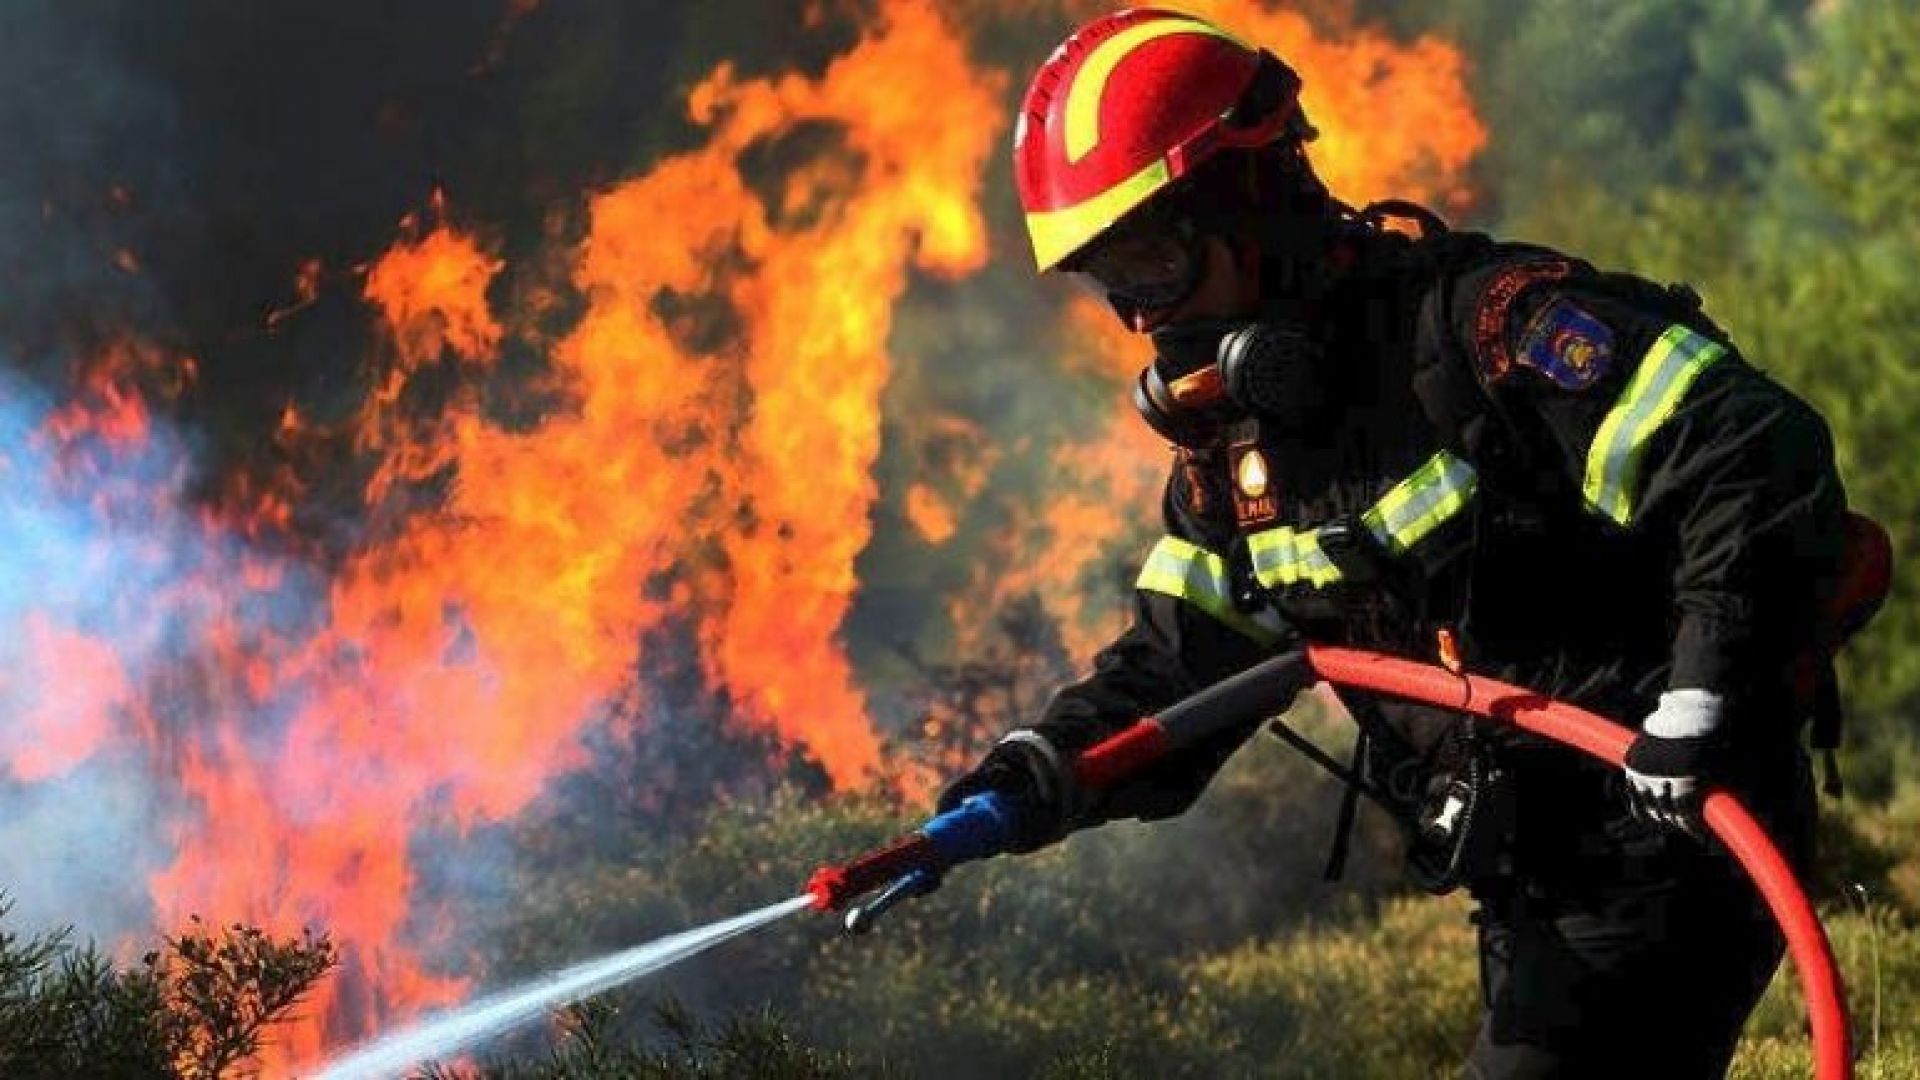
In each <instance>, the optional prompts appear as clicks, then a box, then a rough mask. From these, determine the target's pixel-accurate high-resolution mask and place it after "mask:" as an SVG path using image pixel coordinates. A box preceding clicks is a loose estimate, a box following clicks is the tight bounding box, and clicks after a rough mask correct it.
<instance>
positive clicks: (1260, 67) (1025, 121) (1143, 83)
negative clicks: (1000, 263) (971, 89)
mask: <svg viewBox="0 0 1920 1080" xmlns="http://www.w3.org/2000/svg"><path fill="white" fill-rule="evenodd" d="M1299 90H1300V80H1299V77H1298V76H1296V75H1295V74H1294V73H1293V71H1292V70H1291V69H1289V68H1288V67H1287V66H1286V65H1285V64H1282V63H1281V62H1280V61H1279V60H1278V59H1276V58H1275V57H1274V55H1273V54H1272V53H1270V52H1267V51H1266V50H1265V49H1256V48H1254V47H1252V46H1250V45H1247V44H1245V43H1243V42H1241V41H1240V40H1238V39H1237V38H1235V37H1233V36H1232V35H1230V34H1228V33H1227V32H1226V31H1224V30H1222V29H1220V28H1219V27H1217V26H1214V25H1213V24H1212V23H1208V22H1204V21H1202V20H1200V19H1198V18H1195V17H1194V16H1191V15H1183V14H1180V13H1178V12H1173V11H1162V10H1158V9H1155V8H1138V9H1134V10H1130V11H1120V12H1116V13H1114V14H1112V15H1106V16H1103V17H1101V18H1099V19H1095V20H1094V21H1093V22H1090V23H1088V24H1087V25H1085V26H1083V27H1081V28H1080V29H1079V30H1077V31H1075V32H1074V33H1073V34H1072V35H1071V36H1069V37H1068V38H1067V40H1066V41H1065V42H1063V43H1061V45H1060V47H1059V48H1058V49H1055V50H1054V52H1053V55H1052V56H1049V57H1048V58H1047V61H1046V63H1044V64H1042V65H1040V70H1039V71H1038V72H1036V73H1035V74H1034V76H1033V83H1032V85H1030V86H1029V87H1028V88H1027V96H1026V100H1025V101H1023V102H1021V105H1020V116H1019V118H1018V120H1017V121H1016V123H1015V127H1014V136H1013V169H1014V182H1015V184H1016V185H1017V186H1018V188H1019V190H1020V205H1021V207H1022V209H1024V210H1025V211H1026V216H1027V232H1028V234H1029V235H1030V236H1031V237H1032V238H1033V254H1034V260H1035V262H1037V263H1038V264H1039V267H1040V269H1041V270H1049V269H1052V268H1053V267H1055V266H1057V265H1059V264H1060V263H1061V261H1062V260H1065V259H1067V258H1069V257H1071V256H1073V255H1074V254H1075V253H1077V252H1079V251H1080V250H1081V249H1082V248H1084V247H1086V245H1087V243H1088V242H1089V241H1091V240H1092V239H1093V238H1094V237H1095V236H1098V235H1099V234H1100V233H1101V232H1102V231H1104V230H1105V229H1106V228H1107V227H1108V226H1110V225H1112V224H1113V223H1114V222H1116V221H1118V220H1120V218H1121V217H1122V216H1124V215H1125V214H1126V213H1127V212H1128V211H1130V210H1132V209H1134V208H1135V207H1138V206H1140V205H1141V204H1142V203H1144V202H1146V201H1147V200H1148V199H1150V198H1152V197H1153V196H1154V195H1155V194H1156V193H1158V192H1159V191H1160V190H1161V189H1163V188H1165V187H1167V186H1168V185H1169V184H1172V183H1173V182H1174V181H1176V180H1178V179H1180V178H1181V177H1182V176H1185V175H1187V174H1188V173H1190V172H1192V171H1193V170H1194V169H1195V168H1196V167H1197V166H1199V164H1200V163H1201V162H1203V161H1205V160H1207V159H1208V158H1210V157H1212V156H1213V155H1214V154H1216V153H1218V152H1219V151H1221V150H1224V149H1228V148H1232V147H1238V148H1246V147H1254V146H1261V145H1264V144H1266V143H1269V142H1272V141H1274V140H1275V139H1278V138H1280V137H1282V136H1284V135H1288V134H1296V135H1297V134H1299V133H1301V132H1304V131H1305V130H1306V128H1305V120H1304V119H1303V118H1302V117H1301V115H1300V107H1299Z"/></svg>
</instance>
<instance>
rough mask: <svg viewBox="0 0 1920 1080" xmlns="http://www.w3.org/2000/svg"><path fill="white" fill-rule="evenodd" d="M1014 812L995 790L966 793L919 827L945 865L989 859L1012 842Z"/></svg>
mask: <svg viewBox="0 0 1920 1080" xmlns="http://www.w3.org/2000/svg"><path fill="white" fill-rule="evenodd" d="M1016 819H1017V815H1016V811H1015V807H1014V803H1013V800H1012V799H1009V798H1007V797H1006V796H1005V795H1002V794H1001V793H999V792H997V791H983V792H980V793H979V794H977V795H969V796H967V797H966V798H965V799H963V800H961V802H960V805H959V806H956V807H954V808H953V809H951V810H949V811H947V812H946V813H944V814H941V815H939V816H938V817H936V818H934V819H933V820H931V821H929V822H927V823H926V824H925V825H922V826H921V827H920V832H921V833H922V834H924V835H925V836H926V838H927V839H928V840H929V841H931V842H932V843H933V849H934V851H936V852H938V853H939V855H940V862H941V864H942V865H945V866H952V865H953V864H955V863H963V862H969V861H971V860H974V859H985V858H990V857H992V856H994V855H998V854H1000V853H1001V852H1003V851H1005V850H1007V848H1009V847H1011V846H1012V845H1013V838H1014V835H1015V825H1016Z"/></svg>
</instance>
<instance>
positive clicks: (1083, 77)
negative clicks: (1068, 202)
mask: <svg viewBox="0 0 1920 1080" xmlns="http://www.w3.org/2000/svg"><path fill="white" fill-rule="evenodd" d="M1170 34H1206V35H1208V36H1210V37H1217V38H1222V39H1225V40H1227V41H1231V42H1233V43H1234V44H1235V45H1241V46H1242V47H1245V46H1244V43H1243V42H1241V41H1240V39H1239V38H1236V37H1234V36H1233V35H1232V34H1229V33H1227V32H1226V31H1225V30H1222V29H1220V28H1219V27H1217V26H1213V25H1211V24H1209V23H1203V22H1201V21H1200V20H1198V19H1180V18H1170V19H1156V20H1154V21H1152V22H1142V23H1136V24H1134V25H1133V26H1130V27H1128V28H1127V29H1125V30H1122V31H1120V32H1119V33H1117V34H1115V35H1113V36H1112V37H1110V38H1108V39H1106V40H1105V41H1102V42H1101V43H1100V44H1098V45H1095V46H1094V47H1093V52H1092V53H1090V54H1088V56H1087V60H1086V62H1085V63H1084V64H1081V65H1080V71H1079V73H1078V74H1076V75H1075V76H1074V77H1073V84H1072V85H1071V86H1069V87H1068V88H1067V160H1068V161H1069V162H1078V161H1079V160H1080V159H1081V158H1083V157H1086V156H1087V155H1088V154H1090V153H1092V152H1093V148H1094V147H1095V146H1098V145H1099V144H1100V99H1101V98H1102V97H1103V96H1104V95H1105V94H1106V90H1107V83H1108V82H1109V81H1110V80H1111V79H1112V78H1113V70H1114V68H1116V67H1119V66H1120V61H1122V60H1125V59H1126V58H1127V56H1128V55H1130V54H1131V53H1132V52H1133V51H1134V50H1135V49H1138V48H1139V47H1140V46H1142V45H1145V44H1146V43H1147V42H1149V41H1155V40H1158V39H1160V38H1163V37H1166V36H1168V35H1170Z"/></svg>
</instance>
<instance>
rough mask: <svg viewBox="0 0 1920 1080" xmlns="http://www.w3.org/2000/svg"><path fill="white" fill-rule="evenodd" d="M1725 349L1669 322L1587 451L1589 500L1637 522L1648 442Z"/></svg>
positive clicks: (1623, 520) (1608, 513)
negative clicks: (1636, 498)
mask: <svg viewBox="0 0 1920 1080" xmlns="http://www.w3.org/2000/svg"><path fill="white" fill-rule="evenodd" d="M1726 352H1727V350H1726V349H1725V348H1723V347H1722V346H1721V345H1720V343H1719V342H1716V341H1713V340H1712V339H1710V338H1706V337H1703V336H1701V335H1699V334H1696V333H1694V332H1693V331H1692V330H1689V329H1687V328H1686V327H1684V326H1670V327H1668V328H1667V331H1666V333H1664V334H1661V335H1660V340H1658V341H1656V342H1654V343H1653V347H1652V348H1650V349H1648V350H1647V355H1646V356H1645V357H1643V358H1642V359H1641V361H1640V367H1639V368H1638V369H1637V370H1636V371H1634V373H1633V378H1631V379H1629V380H1627V388H1626V389H1625V390H1624V391H1622V392H1621V394H1620V400H1619V401H1617V402H1615V403H1614V405H1613V408H1612V409H1611V410H1609V411H1608V412H1607V417H1606V419H1605V420H1603V421H1601V423H1600V430H1599V431H1598V432H1597V433H1595V435H1594V437H1593V446H1592V447H1590V448H1589V449H1588V450H1587V472H1586V477H1585V478H1584V480H1583V481H1582V483H1581V490H1582V492H1583V493H1584V494H1585V496H1586V500H1587V505H1589V506H1591V507H1592V508H1593V509H1594V510H1595V511H1596V512H1598V513H1599V514H1601V515H1603V516H1605V517H1607V518H1609V519H1611V520H1612V521H1614V522H1616V523H1618V524H1620V525H1626V524H1629V523H1630V522H1632V520H1633V511H1634V505H1633V500H1634V495H1635V492H1636V490H1637V488H1638V487H1639V483H1640V468H1641V465H1642V463H1643V460H1644V458H1645V455H1646V450H1647V444H1648V443H1649V442H1651V441H1653V436H1654V433H1655V432H1657V431H1659V430H1660V425H1661V424H1664V423H1666V421H1667V419H1668V418H1669V417H1671V416H1672V415H1673V412H1674V410H1675V409H1677V408H1679V407H1680V399H1681V398H1683V397H1685V396H1686V393H1687V389H1688V388H1689V387H1691V386H1692V385H1693V381H1694V380H1695V379H1696V378H1698V377H1699V376H1700V373H1701V372H1702V371H1705V370H1706V369H1707V367H1708V365H1710V364H1712V363H1713V362H1714V361H1716V360H1718V359H1720V358H1721V357H1722V356H1725V355H1726Z"/></svg>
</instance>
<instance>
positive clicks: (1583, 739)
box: [1307, 645, 1853, 1080]
mask: <svg viewBox="0 0 1920 1080" xmlns="http://www.w3.org/2000/svg"><path fill="white" fill-rule="evenodd" d="M1307 661H1308V663H1309V664H1310V665H1311V666H1312V667H1313V670H1314V671H1315V672H1316V673H1318V674H1319V676H1320V677H1321V678H1323V679H1325V680H1326V681H1328V682H1330V683H1333V684H1335V685H1337V686H1343V687H1351V688H1353V689H1356V690H1370V691H1373V692H1376V693H1381V694H1389V695H1392V696H1394V697H1398V698H1403V699H1406V700H1409V701H1417V702H1420V703H1422V704H1427V705H1434V706H1438V707H1440V708H1443V709H1452V710H1455V711H1458V712H1463V713H1471V714H1472V715H1474V716H1479V717H1484V718H1486V719H1489V720H1494V721H1498V722H1501V723H1506V724H1511V725H1512V726H1514V727H1517V728H1520V729H1522V730H1524V731H1528V732H1531V733H1533V734H1535V735H1539V736H1542V737H1544V738H1548V739H1551V740H1553V741H1554V742H1558V743H1563V744H1565V745H1567V746H1570V747H1572V748H1574V749H1576V750H1579V751H1581V752H1583V753H1586V754H1588V755H1590V756H1592V757H1595V758H1599V759H1600V760H1601V761H1604V762H1607V763H1608V764H1610V765H1613V766H1615V767H1619V766H1620V765H1621V764H1622V763H1623V761H1624V759H1625V757H1626V753H1627V748H1628V747H1629V746H1630V745H1632V743H1633V733H1632V732H1630V731H1628V730H1627V729H1626V728H1623V727H1621V726H1620V725H1618V724H1615V723H1613V722H1611V721H1609V720H1606V719H1604V718H1602V717H1600V716H1597V715H1595V714H1593V713H1590V712H1587V711H1586V710H1584V709H1581V708H1578V707H1576V706H1573V705H1569V704H1567V703H1565V702H1560V701H1554V700H1552V699H1551V698H1548V697H1546V696H1545V695H1543V694H1540V693H1538V692H1537V691H1533V690H1526V689H1523V688H1521V687H1518V686H1513V685H1511V684H1508V683H1503V682H1500V681H1498V680H1496V679H1489V678H1485V677H1483V676H1479V675H1469V674H1464V673H1462V674H1456V673H1454V672H1452V671H1448V670H1447V669H1445V668H1440V667H1434V666H1432V665H1428V664H1421V663H1416V662H1414V661H1411V660H1402V659H1399V658H1396V657H1390V656H1383V655H1381V654H1379V653H1371V652H1365V651H1362V650H1359V649H1345V648H1336V647H1332V646H1319V645H1312V646H1308V647H1307ZM1702 815H1703V817H1704V818H1705V820H1706V823H1707V827H1708V828H1710V829H1712V830H1713V833H1714V835H1715V836H1717V837H1719V839H1720V842H1721V843H1723V844H1725V845H1726V847H1727V850H1728V851H1729V852H1731V853H1732V855H1733V857H1734V858H1735V859H1736V860H1738V861H1739V863H1740V865H1741V867H1742V868H1744V869H1745V870H1746V872H1747V874H1748V875H1749V876H1750V877H1752V879H1753V883H1754V885H1755V887H1756V888H1758V889H1759V891H1760V895H1761V896H1762V898H1764V899H1765V900H1766V903H1767V907H1768V908H1769V909H1771V910H1772V912H1773V916H1774V918H1775V919H1776V920H1777V921H1778V922H1779V924H1780V930H1781V932H1782V933H1783V934H1784V935H1785V936H1786V940H1787V951H1788V953H1789V954H1790V955H1791V956H1792V957H1793V965H1794V968H1795V970H1796V971H1798V972H1799V975H1800V986H1801V989H1802V991H1803V992H1804V993H1805V995H1806V999H1807V1019H1808V1021H1809V1023H1810V1024H1811V1025H1812V1029H1813V1063H1814V1076H1815V1077H1816V1078H1817V1080H1847V1078H1850V1077H1851V1076H1852V1075H1853V1055H1852V1051H1851V1046H1850V1038H1851V1036H1850V1034H1849V1031H1848V1027H1847V1010H1846V1004H1845V995H1844V990H1843V988H1842V986H1841V982H1840V972H1839V968H1838V966H1837V965H1836V964H1835V963H1834V957H1833V946H1832V943H1831V942H1829V941H1828V940H1827V934H1826V930H1825V928H1823V927H1822V926H1821V925H1820V917H1819V915H1818V914H1817V913H1815V911H1814V910H1813V905H1812V903H1811V902H1809V901H1808V899H1807V895H1806V893H1805V892H1804V891H1802V890H1801V888H1800V883H1799V881H1798V880H1797V879H1795V877H1794V874H1793V870H1792V868H1791V867H1789V866H1788V865H1787V861H1786V859H1785V858H1784V857H1783V856H1782V855H1781V854H1780V850H1779V848H1777V847H1775V846H1774V844H1773V841H1772V840H1771V839H1769V838H1768V836H1767V834H1766V830H1764V829H1763V828H1762V827H1761V826H1760V823H1759V822H1758V821H1756V820H1755V819H1754V817H1753V815H1752V814H1751V813H1750V812H1748V810H1747V808H1746V807H1745V806H1742V805H1741V804H1740V801H1739V800H1738V799H1736V798H1734V797H1733V796H1732V795H1730V794H1728V793H1727V792H1725V791H1714V792H1712V793H1710V794H1709V795H1708V796H1707V798H1706V802H1705V805H1704V806H1703V807H1702Z"/></svg>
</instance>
